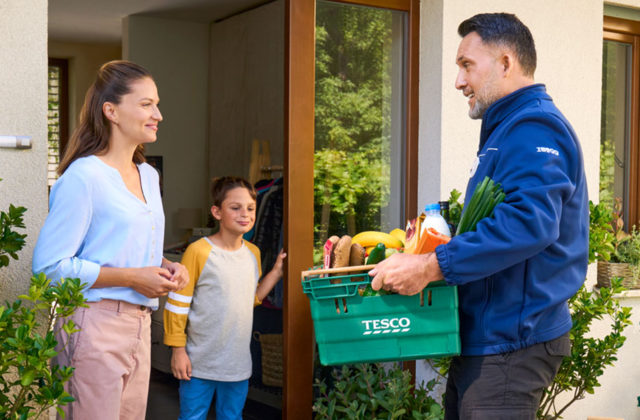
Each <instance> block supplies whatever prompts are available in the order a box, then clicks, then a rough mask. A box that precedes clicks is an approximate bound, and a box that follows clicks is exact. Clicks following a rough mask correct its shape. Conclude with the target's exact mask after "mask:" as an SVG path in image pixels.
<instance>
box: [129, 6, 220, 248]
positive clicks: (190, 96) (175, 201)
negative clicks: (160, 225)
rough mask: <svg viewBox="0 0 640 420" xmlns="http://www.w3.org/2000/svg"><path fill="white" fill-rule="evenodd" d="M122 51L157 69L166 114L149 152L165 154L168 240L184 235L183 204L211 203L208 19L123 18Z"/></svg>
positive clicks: (196, 205) (151, 68)
mask: <svg viewBox="0 0 640 420" xmlns="http://www.w3.org/2000/svg"><path fill="white" fill-rule="evenodd" d="M122 45H123V51H122V52H123V56H124V57H125V58H126V59H130V60H132V61H135V62H137V63H138V64H141V65H143V66H145V67H146V68H147V69H148V70H149V71H150V72H151V74H153V76H154V78H155V80H156V83H157V85H158V93H159V95H160V111H161V112H162V115H163V117H164V120H163V121H162V123H160V129H159V130H158V141H157V142H156V143H154V144H151V145H149V146H148V147H147V153H146V154H147V155H160V156H162V157H163V178H164V195H163V203H164V212H165V216H166V228H165V246H167V245H171V244H174V243H176V242H179V241H180V240H181V239H183V238H184V235H185V233H186V231H185V230H181V229H179V228H178V223H177V217H178V209H179V208H201V209H202V213H203V215H202V216H203V219H204V215H205V210H206V207H207V205H208V201H207V185H208V181H207V179H208V176H209V175H208V169H207V151H208V146H207V122H208V113H207V111H208V98H207V95H208V92H209V89H208V77H209V61H208V60H209V50H208V48H209V25H207V24H204V23H193V22H187V21H178V20H170V19H158V18H151V17H143V16H129V17H128V18H126V19H125V20H124V23H123V41H122Z"/></svg>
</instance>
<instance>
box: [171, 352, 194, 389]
mask: <svg viewBox="0 0 640 420" xmlns="http://www.w3.org/2000/svg"><path fill="white" fill-rule="evenodd" d="M171 373H173V376H175V377H176V379H182V380H184V381H188V380H190V379H191V360H190V359H189V355H188V354H187V350H186V349H185V348H184V347H173V351H172V353H171Z"/></svg>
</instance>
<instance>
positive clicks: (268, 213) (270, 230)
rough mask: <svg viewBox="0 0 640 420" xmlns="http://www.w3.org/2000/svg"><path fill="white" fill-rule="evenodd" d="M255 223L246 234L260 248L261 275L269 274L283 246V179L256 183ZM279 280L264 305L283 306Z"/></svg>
mask: <svg viewBox="0 0 640 420" xmlns="http://www.w3.org/2000/svg"><path fill="white" fill-rule="evenodd" d="M256 192H257V193H258V195H257V198H256V222H255V224H254V228H253V229H252V231H250V232H247V235H249V234H250V237H249V238H247V235H245V239H247V240H251V242H253V243H254V244H255V245H256V246H257V247H258V248H259V249H260V254H261V257H262V272H263V273H268V272H269V271H271V269H272V268H273V265H274V263H275V262H276V259H277V257H278V253H279V252H280V250H281V249H282V245H283V236H284V235H283V212H284V185H283V182H282V178H276V179H274V180H270V181H265V182H263V181H258V182H257V183H256ZM282 299H283V285H282V279H280V281H278V283H277V284H276V286H275V287H274V288H273V290H272V291H271V293H270V294H269V296H267V299H265V302H263V303H264V304H265V305H271V306H274V307H276V308H282V306H283V301H282Z"/></svg>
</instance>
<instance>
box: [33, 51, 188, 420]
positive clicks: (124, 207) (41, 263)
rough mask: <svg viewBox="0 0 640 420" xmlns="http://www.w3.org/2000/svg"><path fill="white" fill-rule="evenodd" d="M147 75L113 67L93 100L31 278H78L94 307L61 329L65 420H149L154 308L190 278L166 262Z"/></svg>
mask: <svg viewBox="0 0 640 420" xmlns="http://www.w3.org/2000/svg"><path fill="white" fill-rule="evenodd" d="M158 101H159V98H158V90H157V88H156V84H155V83H154V81H153V78H152V77H151V75H150V74H149V72H148V71H147V70H145V69H144V68H142V67H140V66H139V65H137V64H134V63H131V62H129V61H112V62H109V63H106V64H105V65H103V66H102V67H101V68H100V70H99V71H98V75H97V77H96V80H95V82H94V83H93V85H92V86H91V88H90V89H89V91H88V92H87V95H86V98H85V103H84V105H83V107H82V112H81V115H80V122H79V124H78V128H77V129H76V130H75V131H74V133H73V135H72V136H71V139H70V141H69V145H68V147H67V151H66V152H65V154H64V157H63V159H62V161H61V162H60V168H59V173H60V175H61V176H60V178H59V179H58V181H56V183H55V184H54V185H53V188H52V189H51V197H50V202H49V208H50V210H49V215H48V216H47V220H46V221H45V223H44V227H43V228H42V230H41V231H40V236H39V237H38V242H37V244H36V247H35V250H34V254H33V271H34V273H40V272H44V273H46V275H47V276H48V277H49V278H51V279H52V280H53V281H54V282H58V281H59V280H60V279H61V278H63V277H64V278H76V277H77V278H79V279H80V280H82V282H83V283H85V284H86V285H87V286H86V289H85V290H84V295H85V297H86V298H87V303H88V305H89V307H88V308H79V309H78V310H77V311H76V312H75V314H74V315H73V320H74V321H75V323H76V325H77V326H78V327H79V328H80V331H79V332H77V333H74V334H73V335H71V336H67V334H66V333H65V332H64V331H63V330H62V328H61V325H62V324H61V322H62V321H59V323H58V324H57V325H56V339H57V340H58V348H59V351H60V353H59V354H58V356H57V359H56V362H55V363H57V364H59V365H64V366H73V367H74V368H75V371H74V372H73V376H72V377H71V380H70V381H69V382H68V383H67V385H66V386H67V391H68V392H69V393H70V394H71V395H72V396H73V397H74V398H75V401H74V402H73V403H71V404H69V405H67V406H65V407H64V410H65V412H66V418H67V419H78V420H82V419H109V420H116V419H120V420H122V419H131V420H134V419H142V418H144V417H145V412H146V405H147V391H148V388H149V373H150V369H151V317H150V314H151V310H152V309H156V308H157V307H158V299H157V298H158V296H162V295H166V294H167V293H168V292H169V291H175V290H178V289H180V288H182V287H183V286H184V285H186V284H187V282H188V281H189V279H188V277H187V276H188V273H187V270H186V269H185V268H184V267H183V266H182V265H180V264H178V263H172V262H170V261H168V260H166V259H164V258H163V257H162V246H163V235H164V213H163V211H162V199H161V197H160V187H159V183H158V173H157V172H156V171H155V170H154V169H153V168H152V167H151V166H149V165H148V164H146V163H145V160H144V153H143V152H144V145H145V144H147V143H153V142H155V141H156V133H157V131H158V124H159V123H160V121H162V115H161V114H160V110H159V109H158Z"/></svg>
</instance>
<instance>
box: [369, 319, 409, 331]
mask: <svg viewBox="0 0 640 420" xmlns="http://www.w3.org/2000/svg"><path fill="white" fill-rule="evenodd" d="M360 322H361V323H362V324H363V325H364V331H363V332H362V335H369V334H389V333H391V334H394V333H401V332H407V331H409V330H410V329H411V320H410V319H409V318H407V317H402V318H380V319H371V320H364V321H360Z"/></svg>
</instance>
